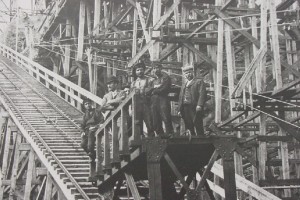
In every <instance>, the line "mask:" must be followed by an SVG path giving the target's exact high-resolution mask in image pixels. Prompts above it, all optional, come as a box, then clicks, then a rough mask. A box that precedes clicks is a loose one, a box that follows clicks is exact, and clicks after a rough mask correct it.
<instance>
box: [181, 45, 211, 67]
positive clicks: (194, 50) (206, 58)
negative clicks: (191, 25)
mask: <svg viewBox="0 0 300 200" xmlns="http://www.w3.org/2000/svg"><path fill="white" fill-rule="evenodd" d="M183 46H185V47H187V48H188V49H189V50H191V51H193V52H194V53H195V54H196V55H197V56H198V57H199V58H201V59H202V60H204V61H205V62H206V63H207V64H208V65H209V66H210V67H211V68H213V69H216V68H217V64H216V63H215V62H214V61H213V60H212V59H211V58H209V57H208V56H206V55H205V54H204V53H202V52H201V51H199V50H198V49H196V48H195V47H193V46H192V45H191V44H189V43H183Z"/></svg>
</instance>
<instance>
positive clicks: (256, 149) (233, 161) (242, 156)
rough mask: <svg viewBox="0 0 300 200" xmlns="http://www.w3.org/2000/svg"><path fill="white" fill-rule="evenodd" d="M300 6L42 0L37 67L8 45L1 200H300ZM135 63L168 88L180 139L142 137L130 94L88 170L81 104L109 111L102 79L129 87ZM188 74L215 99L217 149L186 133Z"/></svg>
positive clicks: (3, 74) (100, 136)
mask: <svg viewBox="0 0 300 200" xmlns="http://www.w3.org/2000/svg"><path fill="white" fill-rule="evenodd" d="M299 7H300V1H299V0H281V1H279V2H276V1H273V0H264V1H260V2H256V0H212V1H210V0H123V1H121V0H106V1H105V0H56V1H51V0H39V1H38V0H36V1H35V9H38V10H43V13H46V15H44V16H43V18H42V19H41V24H40V25H39V27H38V28H36V29H33V27H30V26H29V27H26V29H27V32H28V34H27V40H26V44H27V47H26V48H25V50H24V51H23V52H22V53H24V52H29V53H28V55H29V58H28V57H26V56H24V55H22V53H18V52H17V51H14V50H13V49H11V48H9V47H7V46H5V45H3V44H1V45H0V54H1V57H0V60H1V63H0V65H1V70H0V84H1V85H0V102H1V107H0V114H1V118H0V125H1V127H2V128H1V140H0V145H1V146H0V147H1V149H0V159H1V163H0V166H1V172H2V173H1V174H0V175H2V176H1V180H0V199H11V200H12V199H26V200H27V199H28V200H29V199H33V198H34V199H37V200H38V199H45V200H50V199H57V200H61V199H85V200H89V199H101V198H107V199H109V198H114V199H134V200H139V199H151V200H162V199H191V200H196V199H211V200H212V199H222V198H225V199H227V200H233V199H240V200H243V199H263V200H269V199H270V200H271V199H276V200H279V199H285V200H298V199H300V195H299V194H300V145H299V141H300V132H299V128H300V125H299V120H300V117H299V111H300V110H299V106H300V104H299V93H300V89H299V88H300V71H299V67H300V61H299V57H300V11H299ZM33 33H35V34H36V35H38V42H37V41H35V40H34V39H33V35H32V34H33ZM34 50H37V51H38V57H39V59H36V58H35V56H34V54H33V52H34ZM19 52H20V49H19ZM33 60H35V61H36V62H35V61H33ZM38 63H40V64H38ZM137 63H145V65H146V66H150V65H151V64H153V63H159V64H162V66H163V70H164V71H165V72H166V73H168V74H169V75H170V76H171V78H172V83H173V87H172V89H173V90H172V95H170V99H171V101H172V102H171V105H172V112H171V113H172V121H173V125H174V127H176V128H178V130H177V133H178V135H176V136H175V137H172V138H168V139H161V138H141V132H140V129H139V128H138V127H137V124H136V123H135V122H136V121H137V120H139V119H138V118H137V116H138V113H137V112H138V111H137V109H136V107H137V102H138V101H139V99H138V96H137V95H136V91H132V92H131V93H130V94H129V95H128V96H127V97H126V98H125V99H124V101H123V102H122V103H121V104H120V105H119V106H118V107H117V108H116V109H115V110H114V112H112V114H111V115H110V117H108V118H107V119H106V121H105V122H104V123H103V126H102V127H100V128H99V129H98V130H97V131H96V160H95V162H90V160H89V158H88V157H87V155H86V154H85V152H84V151H83V149H82V148H81V147H80V144H79V143H80V128H79V126H78V122H79V119H80V118H81V117H82V112H81V108H82V103H83V97H88V98H89V99H90V100H91V101H92V102H93V103H94V104H95V105H101V101H102V96H103V95H104V93H105V89H106V88H105V87H106V86H105V83H106V81H107V79H108V78H109V77H111V76H117V77H118V80H119V83H120V85H122V86H125V85H127V84H128V83H130V82H132V80H133V77H132V68H133V66H134V65H135V64H137ZM191 63H192V64H193V65H194V66H195V71H196V76H197V75H201V76H204V80H205V83H206V88H207V89H208V105H209V106H210V117H211V118H212V120H211V121H210V123H211V124H210V126H209V128H208V129H207V131H209V133H210V136H208V137H207V136H205V137H204V136H190V137H188V136H185V135H180V133H183V132H184V130H185V129H184V125H183V122H182V120H180V118H179V117H178V116H177V112H176V110H177V101H178V91H179V90H178V89H179V87H180V86H181V85H182V84H184V82H185V79H184V78H183V74H182V70H181V68H182V67H183V66H186V65H187V64H191ZM149 71H151V70H150V68H149V69H148V70H146V72H149ZM32 77H34V78H32ZM50 91H52V92H50ZM128 110H131V114H130V115H129V114H128V113H127V112H128ZM128 124H131V126H130V130H128V127H129V126H128ZM117 126H120V130H121V131H120V132H118V131H117V128H116V127H117ZM108 129H111V133H110V134H109V133H107V130H108ZM129 132H130V133H131V135H129V134H128V133H129ZM51 134H52V136H49V135H51ZM110 135H111V137H110ZM87 177H89V180H88V179H87Z"/></svg>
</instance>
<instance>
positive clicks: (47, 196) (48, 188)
mask: <svg viewBox="0 0 300 200" xmlns="http://www.w3.org/2000/svg"><path fill="white" fill-rule="evenodd" d="M52 185H53V183H52V180H51V174H50V173H49V172H47V182H46V188H45V194H44V200H51V194H52Z"/></svg>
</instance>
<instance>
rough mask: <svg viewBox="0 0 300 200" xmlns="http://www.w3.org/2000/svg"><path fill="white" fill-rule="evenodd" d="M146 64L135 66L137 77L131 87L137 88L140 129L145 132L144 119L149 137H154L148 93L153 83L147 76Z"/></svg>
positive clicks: (134, 71) (134, 73)
mask: <svg viewBox="0 0 300 200" xmlns="http://www.w3.org/2000/svg"><path fill="white" fill-rule="evenodd" d="M145 69H146V66H145V64H144V63H138V64H136V65H135V66H134V67H133V76H135V77H136V79H135V81H133V82H132V84H131V88H132V89H134V90H136V92H137V95H138V97H139V98H138V99H137V106H136V108H135V109H136V113H137V118H136V119H137V124H139V126H140V131H141V133H142V134H143V121H144V122H145V124H146V127H147V132H148V137H154V131H153V123H152V115H151V109H150V102H149V98H148V96H147V95H146V94H147V93H148V89H149V87H150V84H151V80H150V78H148V77H146V76H145Z"/></svg>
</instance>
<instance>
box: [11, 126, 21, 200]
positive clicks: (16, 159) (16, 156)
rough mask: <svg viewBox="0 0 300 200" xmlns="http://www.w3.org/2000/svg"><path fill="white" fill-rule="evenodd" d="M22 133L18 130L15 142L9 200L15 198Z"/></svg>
mask: <svg viewBox="0 0 300 200" xmlns="http://www.w3.org/2000/svg"><path fill="white" fill-rule="evenodd" d="M21 139H22V137H21V133H20V132H18V133H17V135H16V144H15V149H14V151H15V153H14V161H13V167H12V168H13V169H12V174H11V178H10V180H11V184H10V192H9V200H14V196H15V195H16V194H15V190H16V183H17V175H18V165H19V158H20V151H19V147H20V144H21Z"/></svg>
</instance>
